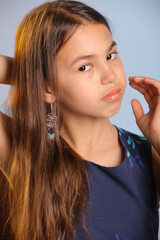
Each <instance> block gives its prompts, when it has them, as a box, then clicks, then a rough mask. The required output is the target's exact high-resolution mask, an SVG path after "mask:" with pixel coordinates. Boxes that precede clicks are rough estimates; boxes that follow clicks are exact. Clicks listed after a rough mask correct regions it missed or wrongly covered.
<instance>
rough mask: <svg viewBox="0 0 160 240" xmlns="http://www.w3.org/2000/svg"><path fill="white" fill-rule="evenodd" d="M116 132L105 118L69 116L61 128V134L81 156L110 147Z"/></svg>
mask: <svg viewBox="0 0 160 240" xmlns="http://www.w3.org/2000/svg"><path fill="white" fill-rule="evenodd" d="M116 134H117V130H116V129H115V127H114V126H113V125H112V124H111V123H110V122H109V120H108V119H104V118H101V119H86V118H85V119H84V118H80V117H79V118H78V119H74V118H69V119H68V118H67V120H66V119H65V123H63V125H62V126H61V129H60V135H61V136H62V137H63V138H64V139H65V141H66V142H67V143H68V144H69V145H70V146H71V147H72V149H74V150H75V151H76V152H78V153H79V154H80V155H81V156H83V155H87V154H93V153H94V152H96V151H97V150H99V149H105V150H106V148H108V149H109V148H110V147H111V146H112V145H113V142H112V141H111V139H114V137H115V136H116Z"/></svg>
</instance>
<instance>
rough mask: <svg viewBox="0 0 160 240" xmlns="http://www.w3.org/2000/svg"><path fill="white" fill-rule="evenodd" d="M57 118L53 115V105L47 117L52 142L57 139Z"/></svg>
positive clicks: (49, 136)
mask: <svg viewBox="0 0 160 240" xmlns="http://www.w3.org/2000/svg"><path fill="white" fill-rule="evenodd" d="M56 121H57V116H56V115H53V103H51V104H50V113H49V114H48V115H47V128H48V138H49V140H50V141H54V139H55V129H54V127H55V126H56Z"/></svg>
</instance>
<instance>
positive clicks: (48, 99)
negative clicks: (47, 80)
mask: <svg viewBox="0 0 160 240" xmlns="http://www.w3.org/2000/svg"><path fill="white" fill-rule="evenodd" d="M55 100H56V97H55V96H54V94H53V93H52V91H51V88H50V87H49V86H46V87H45V91H44V101H45V102H46V103H53V102H54V101H55Z"/></svg>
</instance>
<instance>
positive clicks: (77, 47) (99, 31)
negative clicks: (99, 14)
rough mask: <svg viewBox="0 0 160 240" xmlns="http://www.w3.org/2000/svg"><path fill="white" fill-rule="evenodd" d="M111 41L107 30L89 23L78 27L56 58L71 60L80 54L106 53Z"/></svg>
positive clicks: (102, 26) (99, 25)
mask: <svg viewBox="0 0 160 240" xmlns="http://www.w3.org/2000/svg"><path fill="white" fill-rule="evenodd" d="M112 41H113V39H112V36H111V33H110V31H109V30H108V28H107V27H106V26H105V25H103V24H97V23H91V24H86V25H81V26H79V27H78V28H77V29H76V30H75V32H74V33H73V35H72V36H71V37H70V38H69V39H68V40H67V42H66V43H65V44H64V46H62V48H61V50H60V51H59V53H58V55H57V58H61V59H66V58H67V59H68V60H73V58H76V57H77V56H78V55H81V54H96V53H98V52H99V51H102V50H103V51H106V50H107V48H108V47H109V46H110V44H111V42H112Z"/></svg>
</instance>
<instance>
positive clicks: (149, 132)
mask: <svg viewBox="0 0 160 240" xmlns="http://www.w3.org/2000/svg"><path fill="white" fill-rule="evenodd" d="M129 84H130V86H131V87H132V88H134V89H136V90H138V91H139V92H140V93H141V94H143V96H144V98H145V100H146V101H147V103H148V105H149V112H148V113H146V114H144V111H143V108H142V105H141V104H140V102H139V101H138V100H136V99H133V100H132V108H133V112H134V115H135V118H136V122H137V125H138V127H139V128H140V130H141V131H142V133H143V134H144V136H145V137H147V138H148V139H149V141H150V142H151V144H152V145H153V146H154V147H155V149H156V150H157V152H158V153H159V154H160V81H158V80H155V79H152V78H147V77H137V76H136V77H129Z"/></svg>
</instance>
